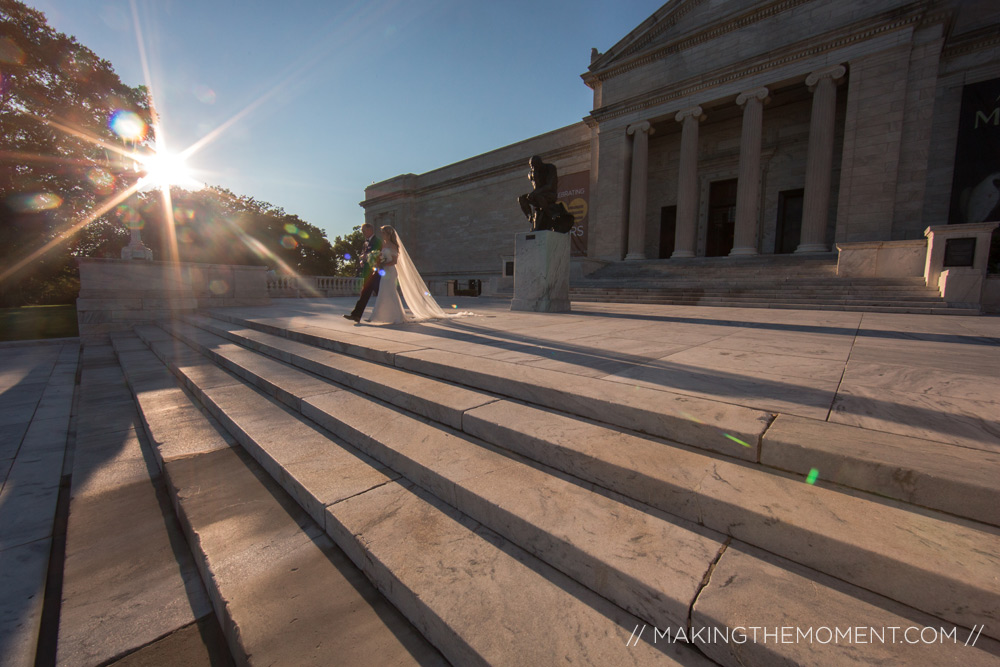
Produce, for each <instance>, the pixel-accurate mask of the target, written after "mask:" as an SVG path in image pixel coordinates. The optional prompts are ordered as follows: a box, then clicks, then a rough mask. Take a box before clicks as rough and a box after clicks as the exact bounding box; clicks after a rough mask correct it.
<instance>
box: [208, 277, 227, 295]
mask: <svg viewBox="0 0 1000 667" xmlns="http://www.w3.org/2000/svg"><path fill="white" fill-rule="evenodd" d="M208 289H209V291H210V292H211V293H212V294H215V295H216V296H218V295H219V294H225V293H226V292H228V291H229V283H227V282H226V281H225V280H218V279H216V280H212V281H210V282H209V283H208Z"/></svg>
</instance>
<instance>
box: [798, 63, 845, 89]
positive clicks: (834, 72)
mask: <svg viewBox="0 0 1000 667" xmlns="http://www.w3.org/2000/svg"><path fill="white" fill-rule="evenodd" d="M845 74H847V68H846V67H844V66H843V65H831V66H830V67H823V68H821V69H818V70H816V71H815V72H813V73H812V74H810V75H809V76H807V77H806V85H807V86H809V88H810V89H811V88H813V86H815V85H816V84H817V83H819V82H820V80H822V79H827V78H829V79H832V80H833V83H834V85H836V84H838V83H840V80H841V79H842V78H843V77H844V75H845Z"/></svg>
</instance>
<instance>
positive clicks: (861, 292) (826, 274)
mask: <svg viewBox="0 0 1000 667" xmlns="http://www.w3.org/2000/svg"><path fill="white" fill-rule="evenodd" d="M570 299H571V300H572V301H596V302H611V303H643V304H667V305H692V306H737V307H745V308H800V309H809V310H851V311H868V312H899V313H921V314H934V313H937V314H949V315H970V314H972V315H974V314H978V312H979V311H978V309H971V308H962V307H957V306H954V305H952V306H949V304H948V303H946V302H945V301H944V300H943V299H942V298H941V296H940V293H939V292H938V290H937V289H936V288H933V287H927V286H926V285H924V280H923V278H921V277H912V278H839V277H837V255H836V253H827V254H821V255H808V256H795V255H769V256H762V257H750V258H737V257H698V258H693V259H684V260H647V261H639V262H617V263H614V264H609V265H608V266H605V267H604V268H602V269H600V270H598V271H596V272H594V273H592V274H590V275H589V276H588V277H586V278H585V279H583V280H576V281H574V282H573V283H572V284H571V286H570Z"/></svg>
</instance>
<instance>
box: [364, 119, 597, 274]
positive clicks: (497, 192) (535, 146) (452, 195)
mask: <svg viewBox="0 0 1000 667" xmlns="http://www.w3.org/2000/svg"><path fill="white" fill-rule="evenodd" d="M532 155H541V156H542V158H543V159H545V160H546V161H547V162H551V163H553V164H555V165H556V168H557V170H558V171H559V175H560V177H562V176H566V175H568V174H573V173H577V172H586V171H588V170H589V169H590V130H589V128H587V126H586V125H585V124H583V123H577V124H575V125H570V126H568V127H564V128H562V129H559V130H556V131H554V132H549V133H547V134H543V135H540V136H537V137H533V138H531V139H528V140H526V141H522V142H519V143H516V144H512V145H510V146H506V147H504V148H500V149H498V150H495V151H491V152H489V153H485V154H483V155H479V156H477V157H474V158H470V159H468V160H463V161H462V162H457V163H455V164H452V165H448V166H446V167H442V168H441V169H437V170H434V171H430V172H427V173H425V174H421V175H419V176H415V175H413V174H407V175H404V176H398V177H395V178H392V179H389V180H386V181H382V182H381V183H377V184H375V185H372V186H371V187H369V188H366V190H365V201H364V203H363V204H362V205H363V206H364V207H365V220H366V221H367V222H371V223H372V224H375V225H381V224H392V225H393V226H394V227H395V228H396V230H397V231H398V232H399V235H400V238H401V239H402V240H403V243H404V245H405V247H406V249H407V251H408V252H409V253H410V256H411V258H412V259H413V263H414V264H415V265H416V266H417V268H418V270H419V271H420V272H421V274H422V275H423V277H424V278H425V279H426V280H427V282H428V284H429V285H430V284H431V283H435V282H440V281H442V280H447V279H460V280H464V279H473V278H478V279H488V278H490V277H493V276H499V275H500V273H501V269H502V258H503V257H504V256H510V255H513V254H514V234H515V233H517V232H521V231H525V230H526V229H527V227H528V223H527V222H526V221H525V218H524V215H523V214H522V213H521V209H520V207H519V206H518V204H517V197H518V195H521V194H524V193H525V192H529V191H530V190H531V183H530V182H529V181H528V158H530V157H531V156H532Z"/></svg>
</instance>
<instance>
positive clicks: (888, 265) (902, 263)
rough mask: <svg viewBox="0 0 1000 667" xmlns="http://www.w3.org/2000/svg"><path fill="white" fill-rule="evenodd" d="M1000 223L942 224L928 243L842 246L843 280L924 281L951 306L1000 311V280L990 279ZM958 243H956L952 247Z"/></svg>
mask: <svg viewBox="0 0 1000 667" xmlns="http://www.w3.org/2000/svg"><path fill="white" fill-rule="evenodd" d="M998 224H1000V223H996V222H983V223H974V224H962V225H936V226H933V227H928V228H927V229H926V230H925V231H924V236H925V237H926V238H923V239H914V240H908V241H872V242H862V243H838V244H837V250H838V252H839V255H838V259H837V275H838V276H840V277H841V278H905V277H911V276H912V277H917V276H920V277H923V279H924V284H925V285H927V286H928V287H936V288H938V290H939V292H940V294H941V297H942V298H943V299H944V300H945V301H947V302H948V303H950V304H953V305H956V306H962V307H967V308H982V309H983V310H984V311H986V312H998V310H1000V301H998V299H1000V290H998V289H997V279H996V278H995V277H991V276H988V275H987V273H986V268H987V267H986V263H987V259H988V258H989V253H990V237H991V235H992V234H993V230H994V229H996V227H997V225H998ZM950 244H953V245H950Z"/></svg>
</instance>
